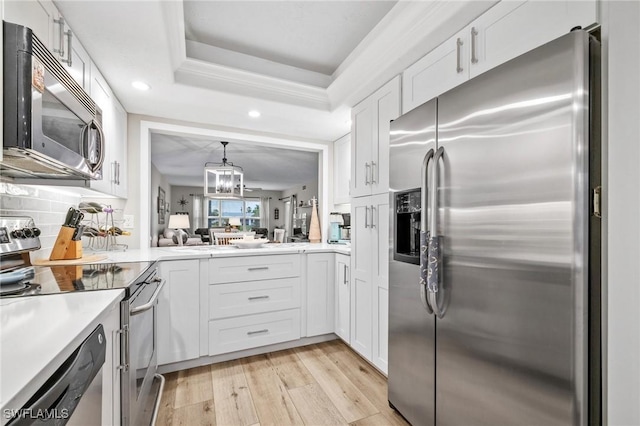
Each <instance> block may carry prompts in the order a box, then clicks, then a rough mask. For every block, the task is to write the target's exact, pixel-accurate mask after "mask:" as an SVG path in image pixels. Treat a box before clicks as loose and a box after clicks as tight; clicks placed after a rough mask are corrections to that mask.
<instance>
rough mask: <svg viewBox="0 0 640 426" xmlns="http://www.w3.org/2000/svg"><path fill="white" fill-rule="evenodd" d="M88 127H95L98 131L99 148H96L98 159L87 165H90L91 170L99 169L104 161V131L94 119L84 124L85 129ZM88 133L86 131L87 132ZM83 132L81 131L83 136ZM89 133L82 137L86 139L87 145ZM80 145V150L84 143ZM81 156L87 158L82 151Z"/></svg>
mask: <svg viewBox="0 0 640 426" xmlns="http://www.w3.org/2000/svg"><path fill="white" fill-rule="evenodd" d="M89 127H94V128H95V129H96V131H97V132H98V143H99V145H100V146H99V148H98V155H99V157H98V161H97V162H96V163H95V164H89V166H90V167H91V170H92V171H94V172H95V171H97V170H100V168H101V167H102V164H103V163H104V131H103V130H102V126H100V124H98V122H97V121H96V120H92V121H91V123H89V124H87V125H86V126H85V131H86V129H89ZM87 133H88V132H87ZM84 134H85V132H83V137H84ZM88 138H89V135H88V134H87V136H86V138H84V139H85V140H86V141H87V145H88V144H89V140H88ZM80 146H81V150H83V151H84V143H82V144H80ZM82 156H83V157H85V158H87V157H86V155H85V153H84V152H82Z"/></svg>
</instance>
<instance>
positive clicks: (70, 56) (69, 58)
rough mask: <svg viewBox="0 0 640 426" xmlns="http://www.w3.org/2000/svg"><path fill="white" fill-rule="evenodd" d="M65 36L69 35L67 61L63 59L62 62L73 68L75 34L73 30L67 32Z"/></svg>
mask: <svg viewBox="0 0 640 426" xmlns="http://www.w3.org/2000/svg"><path fill="white" fill-rule="evenodd" d="M65 34H66V35H67V59H63V60H62V62H65V63H66V64H67V65H69V66H71V65H72V64H73V34H72V33H71V30H69V31H67V32H65Z"/></svg>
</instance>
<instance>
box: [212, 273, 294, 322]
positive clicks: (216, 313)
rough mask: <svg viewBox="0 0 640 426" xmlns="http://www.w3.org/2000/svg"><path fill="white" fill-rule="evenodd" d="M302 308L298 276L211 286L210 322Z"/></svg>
mask: <svg viewBox="0 0 640 426" xmlns="http://www.w3.org/2000/svg"><path fill="white" fill-rule="evenodd" d="M299 307H300V278H299V277H296V278H281V279H276V280H267V281H247V282H242V283H232V284H213V285H210V286H209V319H218V318H227V317H233V316H238V315H249V314H259V313H262V312H271V311H280V310H283V309H292V308H299Z"/></svg>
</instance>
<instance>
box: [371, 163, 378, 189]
mask: <svg viewBox="0 0 640 426" xmlns="http://www.w3.org/2000/svg"><path fill="white" fill-rule="evenodd" d="M374 167H377V165H376V162H375V161H372V162H371V183H372V184H374V183H377V182H376V180H375V179H374V176H375V175H376V173H374Z"/></svg>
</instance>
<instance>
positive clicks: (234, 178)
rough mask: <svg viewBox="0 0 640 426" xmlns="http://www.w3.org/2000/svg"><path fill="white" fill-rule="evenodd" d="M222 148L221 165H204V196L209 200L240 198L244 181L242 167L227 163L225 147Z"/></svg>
mask: <svg viewBox="0 0 640 426" xmlns="http://www.w3.org/2000/svg"><path fill="white" fill-rule="evenodd" d="M220 143H221V144H222V147H223V152H224V153H223V155H222V163H206V164H205V165H204V196H205V197H209V198H224V199H228V198H242V197H243V189H244V179H243V171H242V167H240V166H234V165H233V163H232V162H230V161H227V145H228V144H229V142H220Z"/></svg>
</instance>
